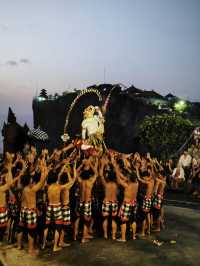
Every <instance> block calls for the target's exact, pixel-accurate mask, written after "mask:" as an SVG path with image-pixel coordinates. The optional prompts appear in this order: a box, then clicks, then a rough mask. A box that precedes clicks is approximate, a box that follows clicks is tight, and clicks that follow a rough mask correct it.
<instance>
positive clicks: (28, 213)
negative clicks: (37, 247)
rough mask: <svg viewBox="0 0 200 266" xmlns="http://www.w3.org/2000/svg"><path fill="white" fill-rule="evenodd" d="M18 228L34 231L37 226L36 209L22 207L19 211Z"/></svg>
mask: <svg viewBox="0 0 200 266" xmlns="http://www.w3.org/2000/svg"><path fill="white" fill-rule="evenodd" d="M19 226H21V227H26V228H28V229H34V228H36V226H37V209H36V208H27V207H23V208H22V209H21V211H20V220H19Z"/></svg>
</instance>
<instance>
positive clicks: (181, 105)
mask: <svg viewBox="0 0 200 266" xmlns="http://www.w3.org/2000/svg"><path fill="white" fill-rule="evenodd" d="M186 107H187V104H186V102H185V101H183V100H180V101H179V102H177V103H175V104H174V108H175V110H176V111H178V112H183V111H184V110H185V108H186Z"/></svg>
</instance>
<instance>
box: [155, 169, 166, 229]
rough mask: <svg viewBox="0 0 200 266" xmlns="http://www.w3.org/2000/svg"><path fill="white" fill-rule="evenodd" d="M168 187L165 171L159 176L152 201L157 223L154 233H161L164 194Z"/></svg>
mask: <svg viewBox="0 0 200 266" xmlns="http://www.w3.org/2000/svg"><path fill="white" fill-rule="evenodd" d="M165 187H166V177H165V176H164V172H163V170H162V171H160V172H159V173H158V176H157V178H156V180H155V185H154V189H153V200H152V213H153V219H154V220H155V222H156V228H155V229H154V230H153V231H154V232H160V226H161V218H162V216H163V215H162V216H161V214H162V212H163V211H162V208H163V206H162V204H163V194H164V191H165Z"/></svg>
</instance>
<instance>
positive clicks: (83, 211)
mask: <svg viewBox="0 0 200 266" xmlns="http://www.w3.org/2000/svg"><path fill="white" fill-rule="evenodd" d="M76 213H77V215H78V216H80V215H83V216H85V217H86V218H87V219H90V218H91V216H92V204H91V201H89V202H79V204H78V206H77V208H76Z"/></svg>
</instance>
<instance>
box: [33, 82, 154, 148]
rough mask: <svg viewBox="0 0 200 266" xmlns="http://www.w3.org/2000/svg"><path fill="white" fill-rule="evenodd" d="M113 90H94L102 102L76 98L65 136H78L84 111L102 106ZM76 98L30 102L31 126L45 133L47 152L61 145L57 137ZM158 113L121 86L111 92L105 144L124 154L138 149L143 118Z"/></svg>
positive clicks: (71, 95)
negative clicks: (31, 108)
mask: <svg viewBox="0 0 200 266" xmlns="http://www.w3.org/2000/svg"><path fill="white" fill-rule="evenodd" d="M112 87H113V86H112V85H111V84H105V85H100V86H96V87H95V88H96V89H98V90H99V91H100V93H101V95H102V98H103V102H102V103H99V102H98V98H97V97H96V95H94V94H86V95H84V96H82V97H81V98H80V99H79V101H78V102H77V104H76V105H75V106H74V108H73V110H72V113H71V115H70V118H69V126H68V133H69V135H70V136H71V137H74V136H75V135H76V134H80V133H81V121H82V119H83V116H82V113H83V110H84V108H85V107H87V106H88V105H91V104H92V105H99V104H100V105H103V104H104V101H105V99H106V97H107V95H108V94H109V92H110V90H111V89H112ZM93 88H94V86H93ZM136 93H137V92H136ZM76 96H77V93H69V94H67V95H65V96H61V97H59V98H58V99H55V100H53V101H52V100H47V101H42V102H39V101H38V100H37V99H35V100H34V101H33V114H34V127H38V126H40V127H41V129H42V130H44V131H45V132H47V134H48V135H49V138H50V141H49V143H48V147H49V148H50V149H53V148H55V147H59V146H62V145H63V142H62V140H61V138H60V136H61V135H62V134H63V130H64V124H65V119H66V115H67V112H68V110H69V108H70V105H71V103H72V102H73V100H74V99H75V97H76ZM158 112H159V110H158V109H157V108H156V107H154V106H152V105H149V104H147V103H145V102H144V101H143V100H142V99H141V98H138V97H136V94H135V93H131V92H130V90H129V91H122V90H121V89H120V87H118V88H116V89H115V90H113V93H112V95H111V98H110V102H109V104H108V108H107V112H106V114H105V142H106V145H107V146H108V148H112V149H116V150H118V151H121V152H126V153H128V152H133V151H136V150H141V149H142V147H141V145H140V144H139V140H138V128H139V125H140V123H141V122H142V121H143V119H144V117H145V116H146V115H152V114H155V113H158Z"/></svg>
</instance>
